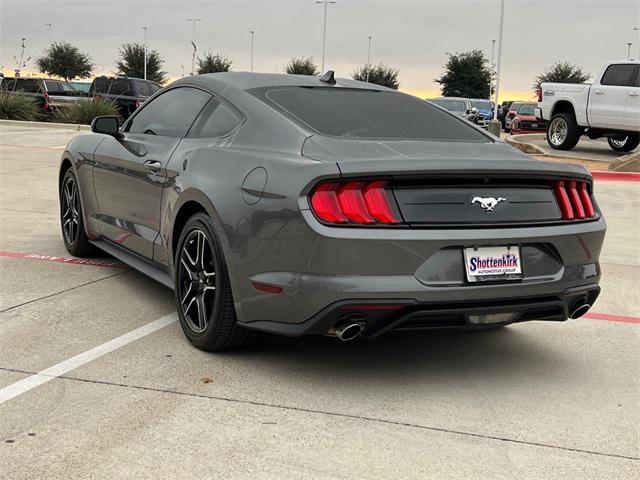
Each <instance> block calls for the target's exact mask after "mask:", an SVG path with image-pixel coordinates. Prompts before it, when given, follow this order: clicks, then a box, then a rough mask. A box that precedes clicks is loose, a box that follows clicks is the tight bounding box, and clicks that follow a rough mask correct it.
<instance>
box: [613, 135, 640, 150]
mask: <svg viewBox="0 0 640 480" xmlns="http://www.w3.org/2000/svg"><path fill="white" fill-rule="evenodd" d="M607 141H608V142H609V146H610V147H611V148H612V149H613V150H615V151H616V152H623V153H627V152H631V151H633V150H635V149H636V147H637V146H638V144H640V133H630V134H629V135H616V136H614V137H608V138H607Z"/></svg>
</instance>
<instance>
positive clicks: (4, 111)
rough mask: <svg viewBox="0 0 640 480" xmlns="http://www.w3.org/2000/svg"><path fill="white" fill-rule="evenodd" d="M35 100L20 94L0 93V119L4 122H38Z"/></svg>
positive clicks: (38, 114) (38, 111) (38, 112)
mask: <svg viewBox="0 0 640 480" xmlns="http://www.w3.org/2000/svg"><path fill="white" fill-rule="evenodd" d="M39 117H40V109H39V108H38V104H37V103H36V101H35V99H33V98H31V97H28V96H27V95H25V94H23V93H21V92H7V91H0V118H2V119H4V120H27V121H33V120H39V119H40V118H39Z"/></svg>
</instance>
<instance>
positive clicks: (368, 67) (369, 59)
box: [367, 35, 372, 83]
mask: <svg viewBox="0 0 640 480" xmlns="http://www.w3.org/2000/svg"><path fill="white" fill-rule="evenodd" d="M367 38H368V39H369V49H368V50H367V83H369V72H370V71H371V66H370V65H371V38H372V37H371V35H368V36H367Z"/></svg>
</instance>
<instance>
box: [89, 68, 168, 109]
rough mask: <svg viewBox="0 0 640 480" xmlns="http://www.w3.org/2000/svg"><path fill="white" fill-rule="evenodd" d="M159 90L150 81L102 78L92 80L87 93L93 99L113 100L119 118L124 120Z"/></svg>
mask: <svg viewBox="0 0 640 480" xmlns="http://www.w3.org/2000/svg"><path fill="white" fill-rule="evenodd" d="M161 88H162V87H161V86H160V85H158V84H157V83H156V82H152V81H151V80H143V79H141V78H131V77H104V76H103V77H96V78H95V79H94V80H93V82H92V83H91V88H90V89H89V93H90V94H91V95H92V96H94V97H101V98H105V99H109V100H113V101H114V102H115V103H116V105H117V106H118V111H119V113H120V116H121V117H122V118H125V119H126V118H129V116H130V115H131V114H132V113H133V112H134V111H135V109H136V108H138V107H139V106H140V105H142V104H143V103H144V102H145V101H146V100H147V98H149V97H150V96H151V95H153V94H154V93H156V92H157V91H158V90H160V89H161Z"/></svg>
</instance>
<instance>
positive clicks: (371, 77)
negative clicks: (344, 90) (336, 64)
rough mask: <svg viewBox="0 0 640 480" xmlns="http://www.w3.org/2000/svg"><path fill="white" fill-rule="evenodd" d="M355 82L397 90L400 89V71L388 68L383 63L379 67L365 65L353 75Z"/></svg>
mask: <svg viewBox="0 0 640 480" xmlns="http://www.w3.org/2000/svg"><path fill="white" fill-rule="evenodd" d="M352 77H353V79H354V80H359V81H361V82H369V83H375V84H377V85H382V86H383V87H388V88H393V89H394V90H397V89H398V87H400V82H399V81H398V70H397V69H395V68H391V67H388V66H387V65H383V64H382V63H381V64H379V65H365V66H363V67H360V68H357V69H356V71H355V72H353V75H352Z"/></svg>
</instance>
